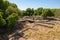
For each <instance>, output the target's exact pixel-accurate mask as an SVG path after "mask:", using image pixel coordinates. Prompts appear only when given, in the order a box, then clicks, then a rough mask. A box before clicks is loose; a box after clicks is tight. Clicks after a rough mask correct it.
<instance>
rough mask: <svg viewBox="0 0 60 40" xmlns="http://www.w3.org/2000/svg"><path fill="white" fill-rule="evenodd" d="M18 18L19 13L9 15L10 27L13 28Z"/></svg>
mask: <svg viewBox="0 0 60 40" xmlns="http://www.w3.org/2000/svg"><path fill="white" fill-rule="evenodd" d="M17 19H18V14H16V13H13V14H11V15H9V16H8V17H7V21H8V27H9V28H12V27H15V26H16V20H17Z"/></svg>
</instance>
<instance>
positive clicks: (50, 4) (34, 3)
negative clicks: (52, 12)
mask: <svg viewBox="0 0 60 40" xmlns="http://www.w3.org/2000/svg"><path fill="white" fill-rule="evenodd" d="M9 2H11V3H15V4H17V6H18V8H19V9H22V10H24V9H26V8H35V9H36V8H39V7H43V8H60V0H9Z"/></svg>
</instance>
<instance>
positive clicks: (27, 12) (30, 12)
mask: <svg viewBox="0 0 60 40" xmlns="http://www.w3.org/2000/svg"><path fill="white" fill-rule="evenodd" d="M33 13H34V9H33V8H32V9H31V8H27V9H26V15H27V16H32V15H33Z"/></svg>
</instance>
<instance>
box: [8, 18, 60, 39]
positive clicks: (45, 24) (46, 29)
mask: <svg viewBox="0 0 60 40" xmlns="http://www.w3.org/2000/svg"><path fill="white" fill-rule="evenodd" d="M26 20H27V19H26ZM30 21H31V20H30ZM19 22H21V21H19ZM22 22H23V25H24V28H23V29H22V30H17V33H16V34H13V35H10V36H9V37H10V39H9V40H13V39H17V40H60V36H59V35H60V23H58V22H60V21H57V20H55V21H54V20H51V21H46V20H43V21H42V20H38V21H37V20H35V21H34V22H32V23H31V22H29V20H28V21H26V22H24V21H22Z"/></svg>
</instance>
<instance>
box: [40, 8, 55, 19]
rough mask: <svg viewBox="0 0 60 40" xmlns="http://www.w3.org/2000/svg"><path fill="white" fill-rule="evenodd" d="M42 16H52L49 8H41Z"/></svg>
mask: <svg viewBox="0 0 60 40" xmlns="http://www.w3.org/2000/svg"><path fill="white" fill-rule="evenodd" d="M41 16H42V17H43V18H47V17H51V16H54V13H53V12H52V11H51V10H50V9H45V10H43V13H42V14H41Z"/></svg>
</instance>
